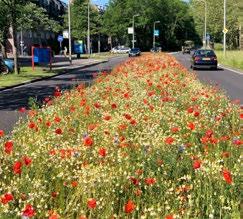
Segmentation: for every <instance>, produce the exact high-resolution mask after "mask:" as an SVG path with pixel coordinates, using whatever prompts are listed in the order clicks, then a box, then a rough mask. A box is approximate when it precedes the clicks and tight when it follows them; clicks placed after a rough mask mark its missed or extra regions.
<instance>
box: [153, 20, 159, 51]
mask: <svg viewBox="0 0 243 219" xmlns="http://www.w3.org/2000/svg"><path fill="white" fill-rule="evenodd" d="M159 23H160V21H155V22H154V32H153V47H154V48H155V25H156V24H159Z"/></svg>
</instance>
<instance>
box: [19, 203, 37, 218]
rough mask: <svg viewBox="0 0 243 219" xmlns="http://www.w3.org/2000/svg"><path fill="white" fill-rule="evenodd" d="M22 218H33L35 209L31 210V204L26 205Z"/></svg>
mask: <svg viewBox="0 0 243 219" xmlns="http://www.w3.org/2000/svg"><path fill="white" fill-rule="evenodd" d="M22 216H25V217H28V218H30V217H34V216H35V209H34V208H33V206H32V205H31V204H27V205H26V206H25V208H24V210H23V212H22Z"/></svg>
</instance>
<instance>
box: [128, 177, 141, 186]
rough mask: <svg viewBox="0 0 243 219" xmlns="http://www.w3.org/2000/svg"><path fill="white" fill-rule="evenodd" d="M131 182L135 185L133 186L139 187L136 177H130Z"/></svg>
mask: <svg viewBox="0 0 243 219" xmlns="http://www.w3.org/2000/svg"><path fill="white" fill-rule="evenodd" d="M130 180H131V182H132V183H133V185H135V186H138V185H139V180H138V179H136V178H135V177H130Z"/></svg>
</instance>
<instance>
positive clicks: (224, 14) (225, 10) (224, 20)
mask: <svg viewBox="0 0 243 219" xmlns="http://www.w3.org/2000/svg"><path fill="white" fill-rule="evenodd" d="M223 32H224V57H225V56H226V33H227V32H226V0H224V31H223Z"/></svg>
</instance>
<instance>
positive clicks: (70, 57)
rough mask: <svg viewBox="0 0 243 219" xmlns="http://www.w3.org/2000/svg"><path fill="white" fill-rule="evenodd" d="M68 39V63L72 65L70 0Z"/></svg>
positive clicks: (69, 7)
mask: <svg viewBox="0 0 243 219" xmlns="http://www.w3.org/2000/svg"><path fill="white" fill-rule="evenodd" d="M68 39H69V62H70V65H71V64H72V39H71V0H69V1H68Z"/></svg>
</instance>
